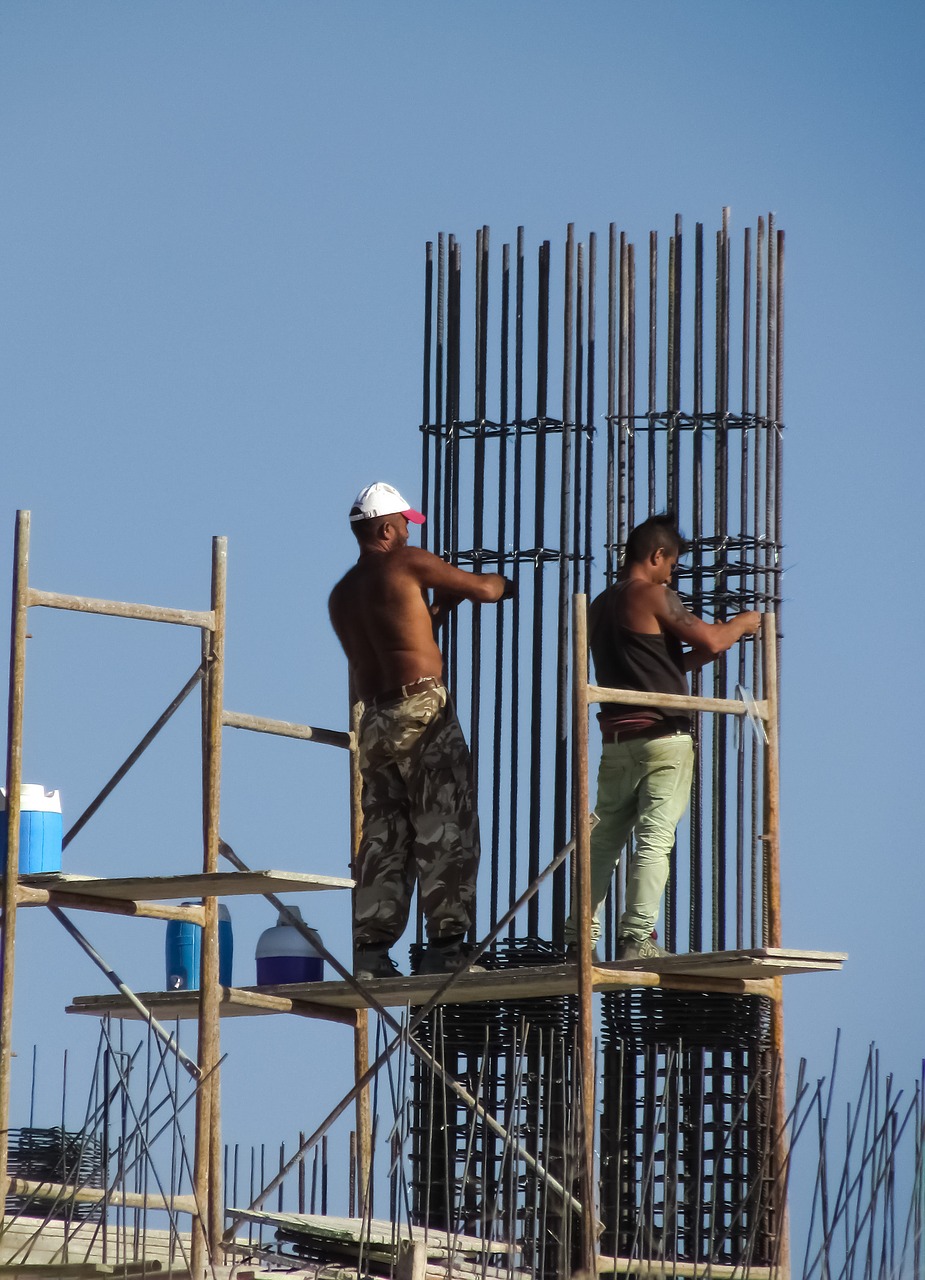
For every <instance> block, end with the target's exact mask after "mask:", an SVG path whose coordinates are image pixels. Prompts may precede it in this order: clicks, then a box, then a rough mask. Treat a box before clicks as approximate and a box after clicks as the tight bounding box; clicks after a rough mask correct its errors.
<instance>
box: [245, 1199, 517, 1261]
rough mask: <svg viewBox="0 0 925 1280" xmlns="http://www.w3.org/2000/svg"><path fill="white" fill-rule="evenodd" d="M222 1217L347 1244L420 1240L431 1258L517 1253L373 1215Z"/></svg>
mask: <svg viewBox="0 0 925 1280" xmlns="http://www.w3.org/2000/svg"><path fill="white" fill-rule="evenodd" d="M225 1212H226V1216H227V1217H229V1218H231V1219H232V1220H235V1219H238V1220H240V1221H242V1222H253V1223H257V1224H259V1225H261V1226H265V1227H274V1228H275V1229H276V1230H277V1231H286V1232H288V1233H289V1234H292V1235H295V1234H300V1235H305V1236H310V1237H311V1239H312V1240H313V1241H319V1242H324V1243H327V1244H336V1245H340V1246H344V1245H347V1246H350V1245H360V1244H363V1245H364V1246H365V1245H369V1244H372V1245H385V1246H387V1247H388V1248H391V1247H392V1246H393V1244H394V1241H395V1239H396V1237H402V1236H403V1237H404V1238H405V1239H409V1238H410V1239H412V1240H422V1241H424V1242H425V1243H426V1245H427V1253H428V1256H429V1257H431V1258H445V1257H446V1256H447V1254H448V1253H450V1252H456V1253H479V1254H480V1253H512V1252H515V1253H516V1252H519V1249H518V1247H517V1246H516V1245H511V1244H508V1243H507V1242H506V1241H503V1240H482V1239H480V1238H479V1237H478V1236H463V1235H455V1234H453V1233H450V1236H449V1239H447V1233H446V1232H445V1231H439V1230H437V1229H436V1228H435V1227H427V1228H424V1227H419V1226H410V1225H409V1224H408V1223H401V1224H399V1225H397V1226H395V1225H393V1224H392V1223H390V1222H386V1221H377V1220H376V1219H375V1218H374V1219H373V1220H372V1221H371V1222H367V1221H366V1220H365V1219H363V1218H333V1217H329V1216H328V1215H324V1216H321V1215H318V1214H310V1213H265V1212H263V1210H260V1209H227V1210H226V1211H225Z"/></svg>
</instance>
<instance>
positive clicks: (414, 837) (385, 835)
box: [329, 483, 513, 978]
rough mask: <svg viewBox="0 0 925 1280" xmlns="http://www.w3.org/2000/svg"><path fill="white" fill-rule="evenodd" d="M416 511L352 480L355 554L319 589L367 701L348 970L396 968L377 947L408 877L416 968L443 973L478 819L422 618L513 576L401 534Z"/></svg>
mask: <svg viewBox="0 0 925 1280" xmlns="http://www.w3.org/2000/svg"><path fill="white" fill-rule="evenodd" d="M423 523H424V517H423V516H422V515H421V513H420V512H419V511H415V510H414V509H413V508H412V507H411V506H410V504H409V503H408V502H406V501H405V499H404V498H403V497H402V496H401V494H400V493H399V492H398V490H397V489H393V488H392V486H391V485H389V484H382V483H378V484H372V485H369V486H368V488H366V489H363V490H362V492H360V493H359V494H358V495H357V498H356V501H355V502H354V504H353V507H352V508H351V511H350V526H351V528H352V529H353V532H354V534H355V535H356V539H357V541H358V542H359V544H360V556H359V559H358V561H357V563H356V564H355V565H354V566H353V568H352V569H350V570H349V571H348V572H347V573H346V574H345V575H344V577H343V578H341V580H340V582H339V583H338V584H337V586H336V587H335V588H334V590H333V591H332V592H331V598H330V601H329V610H330V615H331V623H332V625H333V627H334V630H335V631H336V633H337V638H338V639H339V640H340V642H341V645H342V646H343V649H344V652H345V653H346V655H347V660H348V662H349V664H350V670H351V674H352V676H353V683H354V688H355V691H356V694H357V696H358V697H359V698H360V699H361V700H362V701H363V703H364V704H365V710H364V712H363V717H362V719H361V721H360V730H359V763H360V773H361V776H362V782H363V801H362V803H363V834H362V838H361V841H360V848H359V853H358V857H357V867H356V881H357V887H356V895H355V909H354V910H355V915H354V922H353V936H354V942H353V945H354V972H355V973H356V976H357V977H358V978H384V977H393V976H395V975H396V974H397V973H398V969H397V968H396V966H395V964H394V962H393V960H392V958H391V956H390V955H389V948H390V947H391V946H392V944H393V943H395V942H397V941H398V939H399V938H400V937H401V935H402V933H403V932H404V930H405V926H406V924H407V922H408V914H409V910H410V906H411V896H412V893H413V891H414V884H415V880H417V883H418V885H419V892H420V898H421V905H422V907H423V910H424V916H425V919H426V924H427V938H428V946H427V949H426V951H425V952H424V956H423V959H422V961H421V964H420V966H419V972H420V973H447V972H451V971H453V970H455V969H456V968H458V967H459V966H460V965H461V964H462V963H463V961H464V960H465V958H466V955H467V954H468V949H467V947H466V945H465V936H466V933H467V932H468V930H469V927H470V925H471V924H472V912H473V907H474V903H475V883H476V874H477V871H478V862H479V837H478V819H477V816H476V813H475V807H474V804H473V797H472V776H471V763H470V757H469V749H468V747H467V746H466V741H465V739H464V737H463V734H462V730H461V729H460V726H459V721H458V720H457V718H456V712H455V709H454V707H453V704H452V702H451V701H450V698H449V695H448V693H447V690H446V687H445V685H444V683H443V658H442V656H441V654H440V650H439V648H438V647H437V643H436V641H435V639H434V630H435V627H436V625H437V624H438V623H439V622H440V621H442V620H443V618H444V617H445V616H446V614H447V613H448V612H449V610H450V609H452V608H454V607H455V606H456V605H457V604H459V603H460V601H462V600H472V601H473V602H475V603H477V604H492V603H496V602H497V601H499V600H503V599H506V598H508V597H510V596H511V595H512V594H513V584H512V583H510V582H509V581H508V580H507V579H506V578H502V577H501V575H500V574H497V573H478V574H477V573H466V572H465V571H464V570H462V569H457V568H456V567H455V566H453V565H451V564H447V563H446V561H445V560H441V559H440V557H439V556H435V555H432V554H431V553H430V552H429V551H425V550H423V548H421V547H412V546H409V545H408V530H409V524H423ZM428 593H431V594H430V596H429V594H428Z"/></svg>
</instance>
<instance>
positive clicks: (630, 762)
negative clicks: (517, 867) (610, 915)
mask: <svg viewBox="0 0 925 1280" xmlns="http://www.w3.org/2000/svg"><path fill="white" fill-rule="evenodd" d="M693 770H694V743H693V740H692V738H691V737H690V735H689V734H673V735H671V736H670V737H666V738H651V739H644V738H636V739H635V740H631V741H629V742H605V743H604V747H603V754H602V755H601V765H600V769H599V771H598V775H597V806H596V808H595V812H596V814H597V817H598V824H597V826H596V827H595V828H594V830H593V831H592V833H591V902H592V903H593V904H595V905H594V914H593V916H592V917H591V937H592V939H593V940H594V942H597V940H598V939H599V938H600V936H601V922H600V912H601V908H602V907H603V906H604V902H605V901H606V898H607V890H608V888H609V887H610V881H611V877H612V876H613V873H614V870H615V868H616V867H617V866H618V865H619V862H620V854H621V852H622V850H623V846H624V845H625V844H626V842H627V840H628V839H629V838H630V835H631V834H633V833H635V836H636V844H635V851H634V855H633V861H632V864H631V865H630V868H629V874H628V876H627V882H626V909H625V910H624V912H623V917H622V919H621V921H620V928H619V935H620V937H621V938H647V937H648V936H649V934H650V933H651V932H652V929H653V928H654V927H655V922H656V920H658V913H659V909H660V907H661V901H662V893H663V892H664V890H665V884H666V882H667V880H668V868H669V863H670V858H671V849H672V846H673V844H674V835H675V828H676V827H677V825H678V823H679V822H680V820H681V818H682V816H683V814H684V810H685V809H686V808H687V806H688V803H689V801H690V795H691V778H692V776H693ZM575 914H576V911H575V904H573V906H572V914H571V915H570V916H569V918H568V920H567V921H566V924H565V940H566V942H568V943H571V942H574V941H575V939H576V937H577V933H578V926H577V920H576V918H575Z"/></svg>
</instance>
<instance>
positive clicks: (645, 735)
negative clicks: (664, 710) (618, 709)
mask: <svg viewBox="0 0 925 1280" xmlns="http://www.w3.org/2000/svg"><path fill="white" fill-rule="evenodd" d="M690 733H691V731H690V729H666V728H665V727H664V725H660V724H650V725H649V726H648V728H646V729H628V730H627V731H626V733H619V732H618V731H617V730H616V729H602V730H601V741H602V742H606V743H608V744H609V743H613V742H637V741H639V740H643V741H649V740H651V739H653V738H677V737H685V738H689V737H690Z"/></svg>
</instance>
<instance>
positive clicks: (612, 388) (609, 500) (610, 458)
mask: <svg viewBox="0 0 925 1280" xmlns="http://www.w3.org/2000/svg"><path fill="white" fill-rule="evenodd" d="M622 253H623V250H622V241H621V250H620V254H621V262H622ZM618 280H619V276H618V260H617V225H616V223H615V222H611V224H610V234H609V238H608V251H607V464H606V465H607V472H606V475H607V492H606V495H605V502H606V506H605V515H604V544H605V547H606V558H605V561H604V572H605V574H606V578H607V582H608V584H609V583H610V582H611V581H612V580H613V571H614V543H615V542H616V539H617V535H616V518H615V516H616V513H615V509H614V494H615V493H616V495H617V503H619V501H620V494H621V493H622V492H623V486H622V482H621V478H620V477H621V476H622V467H621V466H620V464H619V462H618V460H617V459H618V457H619V456H620V430H619V428H618V427H617V426H616V423H615V419H614V415H615V414H616V411H617V350H618V345H619V343H618V331H617V290H618Z"/></svg>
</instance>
